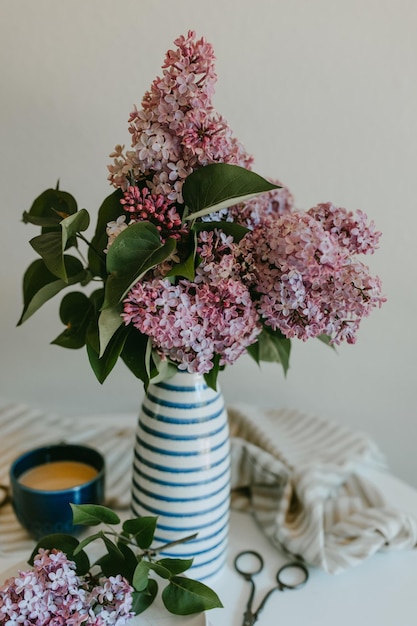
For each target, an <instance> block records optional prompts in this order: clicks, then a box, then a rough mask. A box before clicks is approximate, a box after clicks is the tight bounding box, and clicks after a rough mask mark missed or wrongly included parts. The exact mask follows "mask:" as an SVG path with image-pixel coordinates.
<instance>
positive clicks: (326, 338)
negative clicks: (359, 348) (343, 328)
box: [317, 335, 336, 350]
mask: <svg viewBox="0 0 417 626" xmlns="http://www.w3.org/2000/svg"><path fill="white" fill-rule="evenodd" d="M317 339H319V340H320V341H322V342H323V343H325V344H326V346H329V348H332V349H333V350H336V347H335V345H334V344H332V343H330V342H331V340H332V338H331V337H329V335H318V337H317Z"/></svg>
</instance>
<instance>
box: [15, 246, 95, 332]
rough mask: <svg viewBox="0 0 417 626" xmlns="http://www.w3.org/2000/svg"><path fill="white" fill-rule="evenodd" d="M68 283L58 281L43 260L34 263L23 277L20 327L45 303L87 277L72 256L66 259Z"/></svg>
mask: <svg viewBox="0 0 417 626" xmlns="http://www.w3.org/2000/svg"><path fill="white" fill-rule="evenodd" d="M64 262H65V268H66V273H67V276H68V282H64V281H63V280H61V279H57V277H56V276H54V274H52V273H51V272H50V271H49V270H48V268H47V267H46V265H45V263H44V261H43V260H42V259H37V260H36V261H34V262H33V263H32V264H31V265H30V266H29V267H28V269H27V270H26V272H25V275H24V277H23V302H24V306H23V312H22V315H21V317H20V320H19V321H18V325H20V324H23V322H25V321H26V320H28V319H29V317H31V316H32V315H33V314H34V313H35V312H36V311H37V310H38V309H39V308H40V307H41V306H42V305H43V304H45V302H47V301H48V300H50V299H51V298H53V297H54V296H55V295H56V294H57V293H59V292H60V291H61V290H62V289H65V288H66V287H68V286H69V285H74V284H75V283H79V282H80V281H81V280H82V279H83V278H84V277H85V275H86V272H85V270H84V268H83V266H82V264H81V262H80V261H79V260H78V259H77V258H75V257H73V256H70V255H65V257H64Z"/></svg>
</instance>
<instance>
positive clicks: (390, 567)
mask: <svg viewBox="0 0 417 626" xmlns="http://www.w3.org/2000/svg"><path fill="white" fill-rule="evenodd" d="M367 475H368V476H369V477H371V478H372V479H374V481H375V483H376V484H378V485H379V486H380V488H381V490H382V491H383V493H384V494H385V495H386V496H387V500H388V501H389V502H390V503H391V504H392V505H394V506H396V507H398V508H400V509H401V510H404V511H409V512H411V513H414V514H415V515H416V516H417V491H416V490H414V489H412V488H410V487H408V486H407V485H405V484H404V483H402V482H400V481H399V480H397V479H395V478H394V477H392V476H390V475H389V474H382V473H379V472H372V473H370V472H368V474H367ZM242 549H255V550H258V551H259V552H260V553H261V554H262V556H263V557H264V560H265V568H264V571H263V572H262V573H261V574H259V575H258V576H257V578H256V581H257V593H256V596H255V608H256V606H257V603H259V601H260V599H262V597H263V594H264V593H265V592H266V591H267V590H268V589H269V588H270V587H271V584H272V581H273V580H274V579H275V573H276V571H277V569H278V567H279V566H280V565H282V564H283V563H285V562H286V559H285V557H284V556H283V555H281V554H280V553H279V552H278V551H277V550H276V549H275V548H273V547H271V545H270V544H269V542H268V540H267V539H266V538H265V537H264V536H263V535H262V534H261V532H260V531H259V530H258V528H257V526H256V524H255V523H254V521H253V519H252V518H251V517H250V516H249V515H247V514H244V513H237V512H234V513H232V524H231V533H230V547H229V555H228V564H227V567H226V569H225V571H224V572H223V573H222V574H221V575H220V576H219V577H218V578H217V579H216V580H215V581H213V582H212V583H211V586H212V587H213V588H214V589H215V590H216V591H217V592H218V593H219V595H220V597H221V599H222V601H223V604H224V609H214V610H212V611H209V612H208V619H209V622H210V623H211V624H212V626H241V624H242V613H243V610H244V607H245V604H246V600H247V595H248V587H249V584H248V583H245V582H244V581H242V579H241V578H240V577H239V576H238V575H237V574H236V572H235V571H234V569H233V559H234V557H235V555H236V554H237V553H238V552H239V551H240V550H242ZM257 624H259V626H277V625H278V624H293V625H294V626H304V625H307V624H308V626H335V625H336V624H337V626H353V625H355V626H416V624H417V549H416V550H411V551H391V552H380V553H378V554H376V555H375V556H373V557H371V558H369V559H368V560H366V561H364V562H363V563H362V564H360V565H359V566H357V567H355V568H352V569H351V570H348V571H347V572H344V573H342V574H338V575H330V574H325V573H324V572H322V571H321V570H318V569H314V568H310V578H309V581H308V584H307V585H305V586H304V587H303V588H301V589H299V590H296V591H287V592H279V591H277V592H276V593H275V594H273V595H272V596H271V597H270V599H269V600H268V602H267V604H266V606H265V608H264V610H263V612H262V613H261V615H260V616H259V621H258V622H257Z"/></svg>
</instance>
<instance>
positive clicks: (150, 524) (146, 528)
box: [122, 516, 158, 550]
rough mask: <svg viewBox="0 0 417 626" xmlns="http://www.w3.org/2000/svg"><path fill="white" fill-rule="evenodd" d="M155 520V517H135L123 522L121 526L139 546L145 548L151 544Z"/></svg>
mask: <svg viewBox="0 0 417 626" xmlns="http://www.w3.org/2000/svg"><path fill="white" fill-rule="evenodd" d="M157 520H158V518H157V517H149V516H143V517H136V518H134V519H128V520H126V521H125V522H123V526H122V528H123V530H124V531H125V532H126V533H128V534H129V535H133V536H134V538H135V542H136V543H137V545H138V546H139V548H142V550H146V549H147V548H149V547H150V545H151V544H152V541H153V537H154V534H155V529H156V523H157Z"/></svg>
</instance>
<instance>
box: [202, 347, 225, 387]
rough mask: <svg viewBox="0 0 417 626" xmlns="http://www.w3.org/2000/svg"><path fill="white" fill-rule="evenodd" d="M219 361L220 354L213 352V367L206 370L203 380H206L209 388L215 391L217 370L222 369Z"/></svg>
mask: <svg viewBox="0 0 417 626" xmlns="http://www.w3.org/2000/svg"><path fill="white" fill-rule="evenodd" d="M219 363H220V356H219V355H218V354H215V355H214V357H213V367H212V368H211V370H210V371H209V372H207V374H204V380H205V381H206V383H207V385H208V386H209V387H210V389H213V391H217V377H218V375H219V371H220V370H221V369H223V368H221V367H220V365H219Z"/></svg>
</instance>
